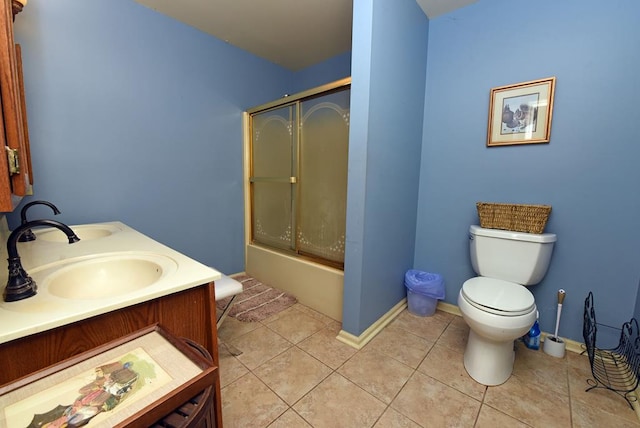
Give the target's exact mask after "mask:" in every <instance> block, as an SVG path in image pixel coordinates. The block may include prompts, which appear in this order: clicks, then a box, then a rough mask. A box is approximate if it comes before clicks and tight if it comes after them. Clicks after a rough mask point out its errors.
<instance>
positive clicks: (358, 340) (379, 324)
mask: <svg viewBox="0 0 640 428" xmlns="http://www.w3.org/2000/svg"><path fill="white" fill-rule="evenodd" d="M406 307H407V298H406V297H405V298H404V299H402V300H401V301H400V302H398V303H397V304H396V305H395V306H394V307H392V308H391V309H389V310H388V311H387V312H386V313H385V314H384V315H382V316H381V317H380V318H378V320H377V321H376V322H374V323H373V324H371V326H369V328H368V329H366V330H365V331H364V332H362V334H361V335H360V336H354V335H353V334H351V333H348V332H346V331H344V330H340V333H338V337H336V339H338V340H339V341H340V342H342V343H346V344H347V345H349V346H351V347H352V348H355V349H362V347H363V346H364V345H366V344H367V343H369V342H370V341H371V339H373V338H374V337H376V335H377V334H378V333H380V331H382V329H383V328H385V327H386V326H388V325H389V324H390V323H391V321H393V320H394V319H395V318H396V317H397V316H398V315H400V313H401V312H402V311H403V310H404V308H406Z"/></svg>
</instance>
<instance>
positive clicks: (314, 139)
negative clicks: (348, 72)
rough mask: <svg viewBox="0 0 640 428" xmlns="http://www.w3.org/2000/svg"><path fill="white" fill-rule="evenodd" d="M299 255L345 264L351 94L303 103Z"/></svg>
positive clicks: (339, 94)
mask: <svg viewBox="0 0 640 428" xmlns="http://www.w3.org/2000/svg"><path fill="white" fill-rule="evenodd" d="M301 117H302V126H301V132H300V175H299V186H300V189H299V206H300V215H299V222H298V228H297V240H298V250H299V251H300V252H302V253H308V254H313V255H317V256H321V257H323V258H325V259H328V260H331V261H335V262H343V261H344V240H345V223H346V215H347V154H348V148H349V92H348V91H342V92H338V93H334V94H330V95H325V96H323V97H321V98H319V99H313V100H308V101H303V102H302V103H301Z"/></svg>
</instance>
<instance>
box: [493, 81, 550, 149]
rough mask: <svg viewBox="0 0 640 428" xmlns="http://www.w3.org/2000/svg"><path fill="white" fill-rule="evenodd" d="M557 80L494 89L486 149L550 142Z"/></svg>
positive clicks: (530, 82)
mask: <svg viewBox="0 0 640 428" xmlns="http://www.w3.org/2000/svg"><path fill="white" fill-rule="evenodd" d="M555 86H556V78H555V77H549V78H546V79H540V80H531V81H529V82H523V83H516V84H513V85H506V86H499V87H497V88H493V89H491V97H490V99H489V126H488V130H487V147H493V146H509V145H514V144H538V143H548V142H549V139H550V138H549V137H550V135H551V118H552V115H553V97H554V93H555Z"/></svg>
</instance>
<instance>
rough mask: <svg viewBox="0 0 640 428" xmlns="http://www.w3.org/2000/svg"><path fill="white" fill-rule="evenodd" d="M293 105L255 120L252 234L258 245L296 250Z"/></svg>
mask: <svg viewBox="0 0 640 428" xmlns="http://www.w3.org/2000/svg"><path fill="white" fill-rule="evenodd" d="M294 113H295V109H294V108H293V107H292V106H287V107H283V108H280V109H277V110H273V111H268V112H265V113H261V114H258V115H255V116H253V118H252V137H253V139H252V152H253V159H252V162H253V172H252V178H253V179H254V180H255V181H254V182H253V184H252V201H253V204H252V205H253V215H252V226H253V228H252V232H253V240H254V241H255V242H259V243H263V244H267V245H271V246H274V247H277V248H284V249H293V248H294V247H295V243H294V242H293V240H292V236H291V230H292V218H293V214H292V202H293V201H292V188H291V187H292V184H291V182H290V177H292V176H293V159H294V158H293V156H294V141H295V138H294V137H295V136H294V135H293V132H292V118H293V117H294Z"/></svg>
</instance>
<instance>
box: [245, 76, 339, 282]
mask: <svg viewBox="0 0 640 428" xmlns="http://www.w3.org/2000/svg"><path fill="white" fill-rule="evenodd" d="M350 86H351V78H350V77H348V78H345V79H341V80H337V81H335V82H331V83H328V84H326V85H322V86H318V87H316V88H313V89H309V90H307V91H303V92H299V93H297V94H295V95H285V96H283V97H282V98H281V99H278V100H275V101H272V102H269V103H267V104H263V105H260V106H257V107H254V108H251V109H248V110H247V111H246V112H245V114H244V129H245V132H244V135H245V168H244V171H245V177H244V183H245V207H246V210H245V214H246V215H245V238H246V243H245V244H246V245H245V248H247V247H248V246H249V245H256V246H262V247H265V248H267V249H269V250H272V251H276V252H282V253H283V254H286V255H289V256H291V257H295V258H298V259H301V260H306V261H309V262H312V263H318V264H321V265H323V266H327V267H330V268H334V269H338V270H341V271H343V270H344V263H339V262H333V261H331V260H328V259H323V258H320V257H315V256H313V255H308V254H306V253H304V252H302V251H300V250H294V249H291V250H285V249H282V248H275V247H272V246H269V245H267V244H262V243H259V242H254V241H253V195H252V192H253V189H252V186H251V184H252V182H253V181H252V178H251V176H250V175H251V171H252V170H253V167H252V157H253V156H252V149H251V139H252V132H253V130H252V128H251V115H252V114H254V113H260V112H267V111H269V110H274V109H277V108H281V107H286V106H293V107H294V108H295V109H296V110H297V113H296V116H297V120H300V111H299V102H300V101H304V100H305V99H308V98H310V97H314V96H316V95H322V94H323V93H330V92H334V91H339V90H343V89H346V88H349V87H350ZM297 132H299V130H297ZM298 139H299V134H298V135H296V137H295V141H296V145H297V144H298ZM294 157H295V158H296V161H295V162H296V168H295V175H296V177H297V176H298V175H299V171H298V166H299V165H298V162H299V153H298V149H297V148H296V149H295V153H294ZM296 177H291V178H290V181H289V182H290V183H291V184H297V182H296V180H295V178H296ZM255 181H260V180H255ZM296 187H297V186H296ZM297 199H298V190H297V188H296V191H295V192H293V194H292V219H291V224H292V230H293V231H295V230H296V229H295V227H296V225H297V223H298V218H297V217H298V215H299V213H298V209H297ZM295 236H296V233H292V240H294V241H295V239H296V238H295ZM245 256H246V255H245Z"/></svg>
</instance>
